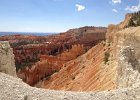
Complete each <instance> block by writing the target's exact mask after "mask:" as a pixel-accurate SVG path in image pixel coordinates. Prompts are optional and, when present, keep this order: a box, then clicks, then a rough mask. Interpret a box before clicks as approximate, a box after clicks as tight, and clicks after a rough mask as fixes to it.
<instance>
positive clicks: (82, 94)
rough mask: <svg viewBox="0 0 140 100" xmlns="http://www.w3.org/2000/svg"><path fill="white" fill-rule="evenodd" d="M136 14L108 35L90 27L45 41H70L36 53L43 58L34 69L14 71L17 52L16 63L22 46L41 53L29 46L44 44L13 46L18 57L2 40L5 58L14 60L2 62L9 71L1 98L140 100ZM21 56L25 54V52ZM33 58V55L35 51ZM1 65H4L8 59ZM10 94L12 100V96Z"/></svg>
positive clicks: (0, 77) (1, 79) (1, 82)
mask: <svg viewBox="0 0 140 100" xmlns="http://www.w3.org/2000/svg"><path fill="white" fill-rule="evenodd" d="M133 16H135V14H127V15H126V17H125V20H124V21H123V22H121V23H120V24H118V25H109V27H108V29H107V32H106V28H103V29H102V28H97V29H96V28H95V27H86V31H85V27H84V28H79V29H71V30H69V31H67V32H65V33H60V34H57V35H53V36H48V37H42V38H46V39H47V38H48V39H50V40H51V41H48V40H47V41H45V42H47V44H49V43H54V44H56V45H58V44H60V43H63V42H64V41H65V42H64V43H66V44H67V43H69V45H67V46H68V48H65V47H67V46H64V45H63V46H62V44H61V45H59V46H60V48H61V49H57V50H56V51H55V50H54V49H51V50H54V51H50V52H47V53H46V52H45V53H44V51H45V49H42V50H43V51H42V53H41V52H39V53H37V54H38V55H36V59H38V58H39V60H37V61H34V62H31V63H33V64H31V66H25V68H20V69H18V70H17V72H16V71H15V69H13V66H15V65H14V60H13V57H14V55H13V53H14V54H15V61H16V60H17V59H16V53H17V51H16V50H21V49H16V48H23V47H24V48H27V49H28V50H29V51H30V52H33V51H34V50H38V49H29V47H34V48H36V46H41V44H42V43H37V44H35V45H33V43H31V44H26V45H23V44H22V45H20V46H19V47H16V46H15V48H14V47H13V50H15V51H13V53H12V49H11V48H10V46H9V44H8V42H1V43H0V44H1V45H2V46H1V47H0V51H3V52H0V54H2V55H3V56H5V57H7V59H8V60H10V61H11V62H12V64H11V62H9V61H6V62H5V64H2V63H0V70H1V72H3V73H0V88H2V89H1V91H0V99H11V100H13V99H16V100H20V99H21V100H34V99H38V100H46V99H49V100H54V99H56V100H139V99H140V96H139V95H140V47H139V45H140V26H133V27H132V26H130V20H132V18H133ZM135 20H136V19H135ZM137 25H138V24H137ZM93 28H94V29H93ZM95 30H96V31H95ZM88 33H89V34H88ZM92 33H93V34H94V35H93V34H92ZM81 34H82V35H81ZM91 34H92V36H91ZM99 34H100V35H99ZM60 36H61V38H60ZM69 36H70V37H71V38H70V39H68V37H69ZM11 37H12V38H11ZM11 37H10V38H11V41H9V42H10V44H11V47H12V45H13V44H12V43H14V42H13V41H12V39H13V36H11ZM19 37H21V38H23V36H19ZM25 37H28V38H29V37H32V36H25ZM7 38H8V39H9V37H8V36H7V37H1V40H4V41H6V39H7ZM54 38H55V39H54ZM35 39H36V37H35ZM59 39H60V40H59ZM61 39H62V40H61ZM67 39H68V40H67ZM90 39H91V40H90ZM13 40H14V39H13ZM20 40H22V39H20ZM25 40H26V39H25ZM37 41H40V40H37ZM52 41H57V42H52ZM57 43H58V44H57ZM38 44H39V45H38ZM61 46H62V47H61ZM43 47H45V46H43ZM50 47H51V46H49V49H50ZM46 50H47V49H46ZM29 51H26V50H25V51H24V49H23V52H24V53H23V54H24V55H28V53H29ZM18 54H19V56H20V54H21V55H22V53H20V51H19V52H18ZM29 54H30V55H31V56H32V57H33V55H32V53H29ZM9 55H11V56H10V57H9ZM22 56H23V55H22ZM19 58H21V57H19ZM11 59H12V60H11ZM31 59H32V58H31ZM0 61H1V62H3V61H2V58H1V59H0ZM26 62H27V61H26ZM29 62H30V60H29ZM21 63H24V61H21ZM5 65H8V66H5ZM10 66H11V67H10ZM11 70H12V72H13V73H11ZM13 70H14V71H13ZM4 73H6V74H10V75H13V76H15V74H17V76H18V77H20V78H21V79H22V80H23V81H25V82H26V83H28V84H29V85H31V86H35V87H30V86H29V85H27V84H26V83H24V82H23V81H22V80H21V79H19V78H16V76H15V77H12V76H9V75H6V74H4ZM36 87H38V88H36ZM42 88H43V89H42ZM17 91H18V92H17ZM9 94H10V95H11V96H7V95H9Z"/></svg>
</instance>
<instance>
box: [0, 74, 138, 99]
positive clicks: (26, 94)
mask: <svg viewBox="0 0 140 100" xmlns="http://www.w3.org/2000/svg"><path fill="white" fill-rule="evenodd" d="M0 100H140V88H139V87H135V88H126V89H118V90H114V91H103V92H88V93H86V92H68V91H55V90H48V89H39V88H35V87H30V86H29V85H27V84H26V83H24V82H22V80H21V79H19V78H16V77H12V76H9V75H6V74H4V73H0Z"/></svg>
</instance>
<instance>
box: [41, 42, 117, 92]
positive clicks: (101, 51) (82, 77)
mask: <svg viewBox="0 0 140 100" xmlns="http://www.w3.org/2000/svg"><path fill="white" fill-rule="evenodd" d="M108 50H109V51H110V49H109V47H106V46H105V45H104V44H98V45H96V46H95V47H93V48H92V49H90V50H89V51H88V52H87V53H86V54H84V55H82V56H80V57H78V58H77V59H75V60H72V61H70V62H67V63H66V64H65V66H63V68H62V69H61V70H60V71H59V72H58V73H56V74H54V75H52V76H51V77H50V78H49V79H47V80H44V81H43V82H42V84H41V87H42V88H47V89H55V90H68V91H95V90H106V89H107V90H109V89H114V88H115V87H116V86H115V79H114V77H113V76H115V69H113V67H112V69H110V70H109V69H108V68H104V67H105V64H104V55H105V52H107V51H108Z"/></svg>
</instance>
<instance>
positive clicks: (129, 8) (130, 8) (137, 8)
mask: <svg viewBox="0 0 140 100" xmlns="http://www.w3.org/2000/svg"><path fill="white" fill-rule="evenodd" d="M125 10H126V11H130V12H138V11H139V10H140V3H139V4H138V5H137V6H127V7H126V8H125Z"/></svg>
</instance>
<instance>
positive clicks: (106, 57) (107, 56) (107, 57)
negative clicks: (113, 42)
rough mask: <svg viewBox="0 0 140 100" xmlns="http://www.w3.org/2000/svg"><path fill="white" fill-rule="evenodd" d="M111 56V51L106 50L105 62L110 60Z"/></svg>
mask: <svg viewBox="0 0 140 100" xmlns="http://www.w3.org/2000/svg"><path fill="white" fill-rule="evenodd" d="M109 57H110V53H109V52H105V55H104V63H105V64H106V63H107V62H108V61H109Z"/></svg>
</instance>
